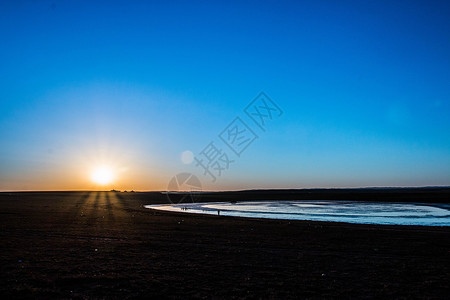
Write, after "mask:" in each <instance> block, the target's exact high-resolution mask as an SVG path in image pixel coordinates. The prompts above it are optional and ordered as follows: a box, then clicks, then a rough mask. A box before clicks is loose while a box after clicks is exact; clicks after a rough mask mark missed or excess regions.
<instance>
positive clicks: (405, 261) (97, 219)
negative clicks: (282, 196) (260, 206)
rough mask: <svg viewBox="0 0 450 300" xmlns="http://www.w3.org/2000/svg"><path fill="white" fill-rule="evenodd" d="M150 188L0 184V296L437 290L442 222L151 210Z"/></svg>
mask: <svg viewBox="0 0 450 300" xmlns="http://www.w3.org/2000/svg"><path fill="white" fill-rule="evenodd" d="M162 201H164V199H163V198H162V196H161V195H160V194H158V193H147V194H140V193H113V192H34V193H0V296H1V298H2V299H11V298H73V299H77V298H78V299H96V298H102V299H103V298H108V299H109V298H117V299H124V298H149V297H158V298H207V299H209V298H214V299H216V298H226V299H228V298H251V299H258V298H264V299H267V298H269V299H270V298H275V299H289V298H312V299H316V298H428V299H429V298H436V299H439V298H447V297H448V295H450V286H449V278H450V229H449V228H445V227H420V226H411V227H409V226H375V225H357V224H342V223H327V222H309V221H288V220H262V219H244V218H232V217H222V216H220V217H219V216H202V215H188V214H177V213H166V212H158V211H153V210H149V209H144V208H143V205H145V204H151V203H158V202H162Z"/></svg>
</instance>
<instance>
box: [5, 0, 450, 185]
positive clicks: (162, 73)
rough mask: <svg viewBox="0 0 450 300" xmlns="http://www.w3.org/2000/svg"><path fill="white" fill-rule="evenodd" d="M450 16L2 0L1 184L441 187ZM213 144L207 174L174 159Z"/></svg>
mask: <svg viewBox="0 0 450 300" xmlns="http://www.w3.org/2000/svg"><path fill="white" fill-rule="evenodd" d="M449 28H450V4H448V3H447V2H446V1H394V2H393V1H341V2H339V3H336V2H335V1H258V2H256V1H254V2H253V1H245V2H240V1H223V2H219V1H173V2H170V3H166V2H163V1H161V2H159V3H158V2H151V3H146V2H145V1H73V2H71V1H38V0H36V1H14V2H9V3H7V2H2V3H1V4H0V34H1V39H2V43H1V44H2V45H1V47H0V59H1V62H2V63H1V68H0V86H1V88H0V140H1V147H0V190H64V189H69V190H71V189H96V188H100V187H98V186H96V185H95V184H94V183H93V182H91V181H90V179H89V172H91V169H92V168H94V167H95V166H96V165H99V164H103V165H109V166H111V168H112V169H114V172H115V174H116V181H115V182H114V183H111V185H110V186H107V187H102V188H110V187H116V188H120V189H135V190H164V189H166V188H167V184H168V182H169V180H170V179H171V178H172V176H174V175H176V174H178V173H180V172H191V173H193V174H194V175H196V176H198V178H199V179H200V180H201V182H202V185H203V187H204V188H205V189H214V190H222V189H244V188H303V187H363V186H426V185H427V186H428V185H450V167H449V166H450V133H449V132H450V130H449V129H450V118H449V117H448V116H449V112H450V103H449V100H450V55H449V53H450V30H449ZM261 91H264V92H265V93H266V94H267V95H268V96H269V97H270V98H271V99H272V100H273V102H274V103H276V104H277V105H278V106H279V107H280V108H281V109H282V111H283V114H282V115H281V116H280V117H279V118H274V119H273V120H271V121H270V122H269V123H268V125H267V130H266V131H262V130H260V128H258V127H257V126H256V124H255V123H253V121H252V120H251V119H249V118H248V116H247V115H246V114H245V112H244V108H245V107H246V106H247V105H248V104H249V103H250V102H251V101H252V100H253V99H254V98H255V97H256V96H257V95H258V94H259V93H260V92H261ZM235 117H240V118H241V119H242V120H243V121H244V122H245V123H246V124H247V125H248V126H249V127H251V128H252V129H253V130H254V131H255V133H256V134H257V135H258V139H257V140H255V141H254V142H253V143H252V144H251V145H250V146H249V147H248V148H246V150H245V151H244V152H243V153H242V155H241V156H240V157H237V156H233V155H234V154H233V152H231V151H230V149H229V148H227V146H226V145H225V144H224V143H223V142H222V141H221V140H220V139H219V137H218V135H219V134H220V133H221V132H222V130H223V129H224V128H226V127H227V125H228V124H229V123H230V122H231V121H232V120H233V119H234V118H235ZM211 141H213V142H214V143H215V144H216V145H217V146H218V147H220V148H221V150H222V152H225V153H227V154H228V155H229V157H230V159H232V160H234V162H233V163H232V164H230V165H229V168H228V169H227V170H224V171H223V172H222V173H221V174H220V176H217V180H216V181H215V182H211V180H210V178H209V177H208V176H205V175H203V170H202V169H201V168H200V167H198V166H196V163H195V161H194V162H192V163H190V164H187V163H183V161H182V160H181V159H180V156H181V154H182V153H183V152H184V151H191V152H193V153H194V155H195V156H196V157H199V154H200V153H201V151H202V150H203V149H204V148H205V147H206V146H207V145H208V144H209V143H210V142H211Z"/></svg>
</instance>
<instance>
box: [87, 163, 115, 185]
mask: <svg viewBox="0 0 450 300" xmlns="http://www.w3.org/2000/svg"><path fill="white" fill-rule="evenodd" d="M114 179H115V176H114V172H113V170H112V169H111V168H110V167H108V166H101V167H97V168H95V169H94V170H93V171H92V173H91V180H92V182H94V183H96V184H98V185H107V184H109V183H112V182H113V181H114Z"/></svg>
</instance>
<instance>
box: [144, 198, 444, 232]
mask: <svg viewBox="0 0 450 300" xmlns="http://www.w3.org/2000/svg"><path fill="white" fill-rule="evenodd" d="M145 207H146V208H152V209H159V210H166V211H176V212H185V213H200V214H212V215H217V214H220V215H221V216H237V217H250V218H270V219H291V220H311V221H333V222H347V223H360V224H390V225H425V226H450V205H448V204H430V203H427V204H424V203H392V202H361V201H333V200H302V201H244V202H237V203H230V202H209V203H181V204H173V205H146V206H145Z"/></svg>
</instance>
